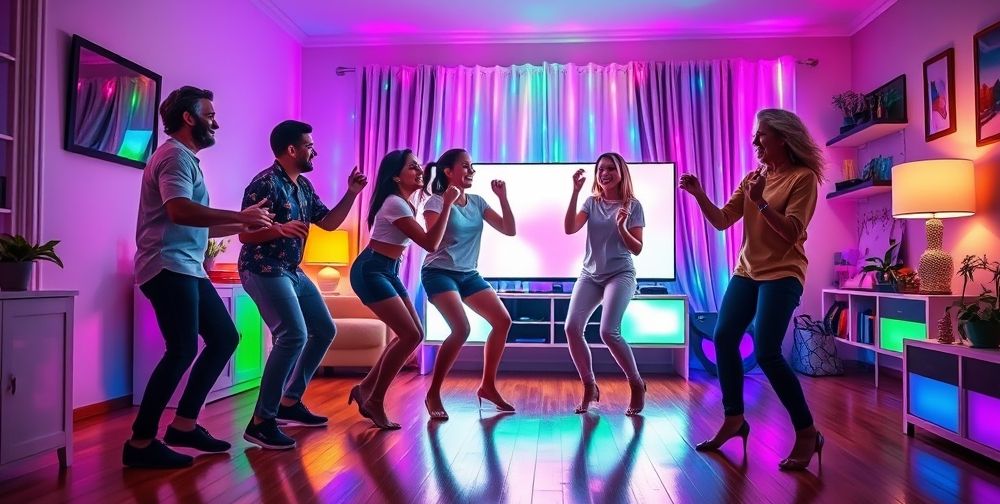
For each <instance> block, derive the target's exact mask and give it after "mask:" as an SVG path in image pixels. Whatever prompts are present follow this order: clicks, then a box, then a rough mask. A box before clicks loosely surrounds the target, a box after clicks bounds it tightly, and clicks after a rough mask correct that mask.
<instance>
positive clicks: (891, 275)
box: [861, 242, 903, 292]
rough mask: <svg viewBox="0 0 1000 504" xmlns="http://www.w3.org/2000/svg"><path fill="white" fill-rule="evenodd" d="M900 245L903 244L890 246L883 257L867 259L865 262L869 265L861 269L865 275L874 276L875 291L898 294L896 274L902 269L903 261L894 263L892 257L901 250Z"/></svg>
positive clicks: (897, 243)
mask: <svg viewBox="0 0 1000 504" xmlns="http://www.w3.org/2000/svg"><path fill="white" fill-rule="evenodd" d="M900 243H902V242H896V243H893V244H892V245H889V248H888V249H886V251H885V255H884V256H883V257H869V258H867V259H865V262H867V263H868V264H866V265H865V266H864V267H863V268H861V272H862V274H864V275H868V274H874V277H875V290H877V291H880V292H896V290H897V289H896V287H897V285H896V280H897V278H896V274H897V272H898V271H899V270H900V269H902V267H903V261H901V260H898V259H897V260H896V261H893V259H892V255H893V253H895V251H896V249H897V248H899V244H900Z"/></svg>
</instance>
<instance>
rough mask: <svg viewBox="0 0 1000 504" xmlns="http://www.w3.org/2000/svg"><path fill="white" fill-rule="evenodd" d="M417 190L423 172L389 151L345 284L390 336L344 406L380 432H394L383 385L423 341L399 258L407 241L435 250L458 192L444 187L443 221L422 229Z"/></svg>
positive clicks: (408, 156) (406, 155)
mask: <svg viewBox="0 0 1000 504" xmlns="http://www.w3.org/2000/svg"><path fill="white" fill-rule="evenodd" d="M422 188H423V168H422V167H421V166H420V161H419V160H418V159H417V158H416V156H414V155H413V152H412V151H411V150H409V149H405V150H396V151H392V152H390V153H388V154H386V155H385V157H384V158H382V162H381V163H380V164H379V168H378V175H377V176H376V179H375V193H374V194H373V195H372V200H371V207H370V208H369V209H368V227H369V229H370V231H371V239H370V241H369V242H368V246H367V247H366V248H365V249H364V250H363V251H362V252H361V253H360V254H358V257H357V259H355V261H354V265H353V266H351V286H352V287H353V288H354V292H355V293H356V294H357V295H358V298H360V299H361V302H362V303H364V304H365V306H367V307H368V308H369V309H371V311H372V312H374V313H375V315H376V316H377V317H378V318H379V319H381V320H382V321H383V322H385V323H386V325H387V326H389V329H391V330H392V332H394V333H395V334H396V339H394V340H392V341H391V342H389V345H388V346H386V348H385V350H383V351H382V355H381V356H380V357H379V359H378V362H376V363H375V365H374V366H372V368H371V371H369V372H368V375H366V376H365V378H364V379H363V380H362V381H361V383H359V384H358V385H355V386H354V388H352V389H351V393H350V396H349V397H348V399H347V403H348V404H350V403H352V402H354V401H357V402H358V411H359V412H360V413H361V415H362V416H364V417H365V418H368V419H370V420H371V421H372V422H374V423H375V425H376V426H377V427H378V428H380V429H398V428H399V424H397V423H395V422H392V421H390V420H389V418H388V417H387V416H386V414H385V407H384V406H383V404H382V403H383V401H384V400H385V393H386V391H387V390H388V389H389V384H391V383H392V380H393V379H395V378H396V374H397V373H399V370H400V368H402V367H403V364H404V363H405V362H406V359H407V357H408V356H409V355H410V354H411V353H413V351H414V350H415V349H416V348H417V345H419V344H420V341H421V340H422V339H423V332H424V331H423V328H422V327H421V325H420V318H419V317H418V316H417V312H416V310H415V309H414V308H413V303H412V302H411V301H410V298H409V296H408V295H407V293H406V288H405V287H404V286H403V283H402V282H401V281H400V280H399V263H400V257H401V256H402V255H403V252H404V251H406V246H407V245H409V243H410V241H411V240H412V241H413V242H415V243H416V244H417V245H419V246H420V247H421V248H423V249H425V250H427V251H428V252H433V251H435V250H437V247H438V245H439V244H440V243H441V237H442V236H444V230H445V225H446V224H447V223H448V215H449V214H450V212H451V204H452V203H453V202H454V201H455V199H456V198H458V195H459V190H458V188H455V187H449V188H448V189H447V190H445V192H444V193H443V194H442V197H443V198H444V202H443V206H442V209H441V216H442V217H443V218H442V219H440V220H439V221H438V222H437V223H435V224H434V225H432V226H430V228H429V229H427V230H426V231H424V228H422V227H421V226H420V224H419V223H417V221H416V219H414V215H415V213H416V212H415V210H414V208H413V205H412V204H411V203H410V197H411V196H412V195H413V193H415V192H417V191H419V190H421V189H422Z"/></svg>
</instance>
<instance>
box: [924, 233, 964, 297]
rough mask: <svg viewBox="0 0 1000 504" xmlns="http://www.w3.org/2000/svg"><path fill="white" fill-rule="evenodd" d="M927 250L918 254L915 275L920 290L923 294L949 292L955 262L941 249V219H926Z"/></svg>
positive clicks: (942, 234) (942, 237) (942, 235)
mask: <svg viewBox="0 0 1000 504" xmlns="http://www.w3.org/2000/svg"><path fill="white" fill-rule="evenodd" d="M925 229H926V232H927V250H925V251H924V253H923V254H921V255H920V265H919V266H918V267H917V276H919V277H920V291H921V292H922V293H925V294H951V277H952V275H953V274H954V272H955V264H954V261H953V260H952V258H951V254H949V253H947V252H945V251H944V250H942V249H941V244H942V242H943V240H944V223H942V222H941V219H937V218H931V219H927V223H926V224H925Z"/></svg>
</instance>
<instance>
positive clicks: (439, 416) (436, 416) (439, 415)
mask: <svg viewBox="0 0 1000 504" xmlns="http://www.w3.org/2000/svg"><path fill="white" fill-rule="evenodd" d="M424 406H425V407H426V408H427V414H428V415H430V417H431V420H447V419H448V412H447V411H445V410H444V408H441V409H439V410H432V409H431V403H430V399H426V398H425V399H424Z"/></svg>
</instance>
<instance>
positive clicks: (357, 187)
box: [347, 166, 368, 194]
mask: <svg viewBox="0 0 1000 504" xmlns="http://www.w3.org/2000/svg"><path fill="white" fill-rule="evenodd" d="M366 185H368V177H366V176H365V174H364V173H361V170H359V169H358V167H357V166H355V167H354V168H352V169H351V174H350V175H348V176H347V190H348V191H351V192H352V193H354V194H357V193H359V192H361V190H362V189H364V188H365V186H366Z"/></svg>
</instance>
